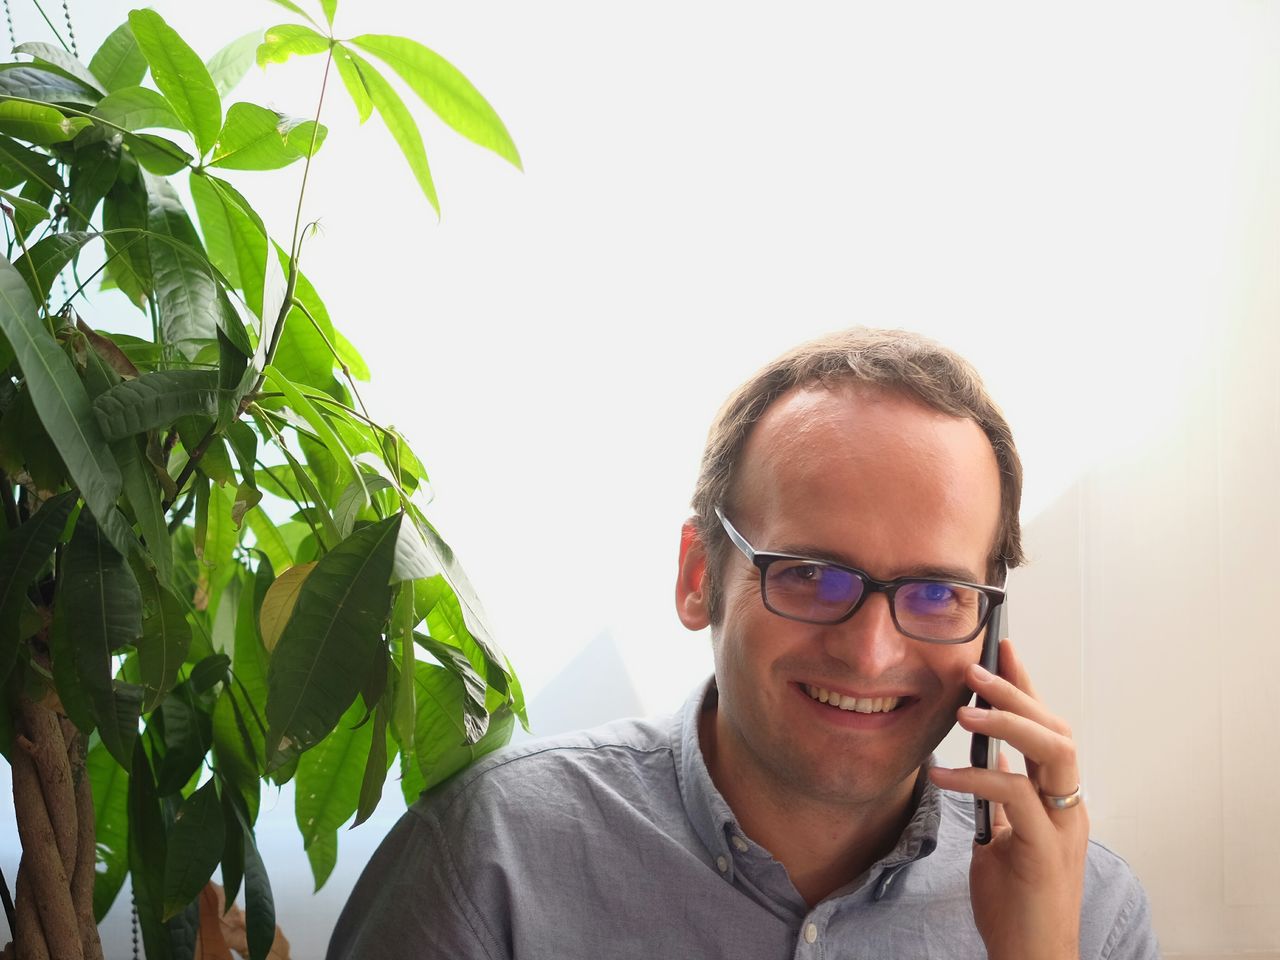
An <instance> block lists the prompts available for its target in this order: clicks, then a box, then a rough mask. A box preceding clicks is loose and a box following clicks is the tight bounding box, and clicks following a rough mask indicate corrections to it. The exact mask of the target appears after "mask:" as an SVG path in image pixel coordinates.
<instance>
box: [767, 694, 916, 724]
mask: <svg viewBox="0 0 1280 960" xmlns="http://www.w3.org/2000/svg"><path fill="white" fill-rule="evenodd" d="M792 687H793V688H794V689H795V690H796V691H797V692H798V693H799V694H800V695H802V696H803V697H804V698H805V700H806V701H808V703H809V704H810V706H811V707H812V708H813V709H814V710H815V711H816V712H819V715H820V716H821V717H822V719H824V720H826V721H827V722H830V723H835V724H838V725H839V726H841V727H846V728H853V729H859V730H865V729H880V728H882V727H887V726H891V725H894V724H896V723H897V722H898V721H899V720H901V719H902V718H903V717H904V716H905V715H907V714H909V713H911V712H913V711H912V710H911V708H912V707H914V706H915V705H916V704H917V703H919V702H920V701H919V698H918V697H912V696H896V695H882V696H865V697H862V696H857V695H854V694H842V693H840V692H838V691H835V690H831V689H829V688H827V687H820V686H817V685H815V684H808V683H795V684H792Z"/></svg>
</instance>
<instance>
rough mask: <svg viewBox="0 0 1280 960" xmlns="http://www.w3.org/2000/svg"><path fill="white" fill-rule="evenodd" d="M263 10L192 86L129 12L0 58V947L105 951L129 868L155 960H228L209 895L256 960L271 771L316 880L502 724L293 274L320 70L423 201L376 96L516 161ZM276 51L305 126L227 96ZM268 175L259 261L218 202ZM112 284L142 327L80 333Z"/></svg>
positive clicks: (423, 65)
mask: <svg viewBox="0 0 1280 960" xmlns="http://www.w3.org/2000/svg"><path fill="white" fill-rule="evenodd" d="M276 2H277V3H279V4H280V5H281V6H283V7H286V8H287V9H288V10H289V11H290V13H291V14H292V16H293V19H292V20H291V22H288V23H282V24H279V25H277V26H273V27H271V28H270V29H267V30H266V31H263V32H261V33H258V34H254V35H250V36H249V37H246V38H242V39H241V40H239V41H236V42H235V43H232V44H230V45H229V46H228V47H227V48H225V49H224V50H222V51H221V52H219V53H217V54H215V55H214V56H213V57H212V58H211V59H209V60H208V61H207V62H206V61H204V60H203V59H202V58H201V57H200V56H199V55H197V54H196V53H195V52H194V51H193V50H192V48H191V47H190V46H189V45H188V44H187V43H186V42H185V41H184V40H183V39H182V38H181V37H180V36H179V35H178V34H177V33H176V32H175V31H174V30H173V29H172V28H171V27H170V26H169V25H168V24H166V23H165V21H164V20H163V18H162V17H161V16H160V15H159V14H157V13H156V12H154V11H151V10H133V11H132V12H130V13H129V14H128V18H127V20H126V21H125V22H124V23H122V24H121V25H120V27H119V28H118V29H116V30H115V31H114V32H113V33H112V34H111V35H110V36H109V37H107V39H106V40H105V41H104V42H103V43H102V45H101V46H100V47H99V48H98V50H97V51H96V52H95V53H94V54H93V56H92V57H91V58H89V59H88V61H87V62H82V61H81V60H80V59H78V58H77V57H76V56H75V55H74V50H70V49H64V47H62V46H58V45H56V44H52V43H40V42H37V43H25V44H22V45H20V46H19V47H18V48H17V49H16V51H15V53H16V54H18V59H19V60H20V62H13V63H5V64H0V202H3V205H4V227H5V230H6V233H5V239H6V243H7V250H6V251H5V256H4V257H0V334H2V336H0V367H2V368H3V369H4V371H5V376H4V377H3V378H0V501H2V504H0V506H2V509H3V524H2V527H3V529H2V531H0V680H2V681H3V683H2V684H0V695H2V696H3V703H2V704H0V749H2V750H3V752H4V754H5V755H6V757H7V758H8V759H9V761H10V764H11V767H12V775H13V785H14V810H15V815H16V818H17V827H18V833H19V837H20V840H21V844H22V865H21V867H20V869H19V872H18V875H17V878H16V890H15V891H14V894H15V895H14V896H13V897H12V898H10V896H9V888H8V885H7V884H3V885H0V895H3V900H4V905H5V908H6V910H7V911H8V914H9V920H10V925H11V929H15V930H16V946H17V953H18V955H19V956H30V957H54V958H58V960H67V958H84V960H89V958H98V957H101V955H102V951H101V945H100V943H99V940H98V934H97V928H96V923H97V922H98V921H99V920H100V919H101V918H102V916H103V915H104V914H105V912H106V910H107V909H108V907H109V906H110V905H111V903H112V901H113V900H114V899H115V897H116V895H117V893H118V892H119V890H120V888H121V885H122V883H123V881H124V879H125V876H126V875H129V876H130V877H131V880H132V887H133V895H134V900H135V906H136V910H137V916H138V920H139V924H140V926H141V931H142V936H143V940H144V944H145V948H146V954H147V956H148V957H149V958H151V960H162V958H168V957H173V958H178V957H190V956H192V955H193V952H194V950H195V945H196V942H197V939H202V938H203V949H204V951H205V953H204V955H205V956H210V955H218V953H219V952H221V953H222V954H224V955H225V950H226V948H225V945H218V941H217V938H218V928H219V924H218V912H219V906H218V904H217V898H216V897H215V896H214V895H213V894H212V892H211V890H212V888H210V887H209V883H210V880H211V878H212V877H213V876H214V874H215V871H217V870H219V869H220V870H221V874H220V876H221V880H222V883H223V885H224V886H225V893H226V898H225V902H226V903H227V904H228V905H229V904H231V903H232V902H233V901H234V900H235V898H236V897H237V895H238V894H239V892H240V891H243V893H244V897H245V903H246V908H245V913H246V922H247V947H248V952H249V954H250V956H252V957H253V958H255V960H258V958H262V957H265V956H266V955H267V953H268V952H269V950H270V948H271V945H272V942H273V939H274V937H275V934H276V924H275V919H274V908H273V906H272V897H271V889H270V883H269V879H268V876H267V872H266V869H265V866H264V864H263V863H262V860H261V857H260V856H259V854H258V850H257V846H256V844H255V840H254V822H255V818H256V816H257V810H258V804H259V792H260V786H261V783H262V782H263V780H264V779H266V780H269V781H271V782H274V783H277V784H280V783H284V782H286V781H288V780H290V779H294V780H296V783H297V791H296V796H297V805H298V821H299V826H300V830H301V832H302V837H303V842H304V845H305V847H306V850H307V855H308V857H309V859H310V861H311V865H312V868H313V871H314V873H315V876H316V880H317V883H318V884H320V883H323V882H324V880H325V878H327V876H328V875H329V872H330V871H331V870H332V868H333V865H334V862H335V859H336V854H337V834H336V831H337V828H338V827H339V826H340V825H341V824H343V823H344V822H345V821H346V820H348V819H349V818H350V817H351V816H352V814H354V815H355V819H356V822H360V821H361V820H363V819H364V818H366V817H367V816H368V815H369V814H370V813H371V812H372V810H373V809H374V807H375V806H376V804H377V803H378V800H379V797H380V796H381V793H382V789H383V785H384V782H385V778H386V776H387V772H388V769H389V768H390V766H391V764H392V763H393V761H394V760H395V759H396V757H397V756H398V757H399V760H400V770H401V775H402V777H403V787H404V793H405V795H406V797H409V798H412V797H413V796H416V794H417V793H418V792H419V791H420V790H421V789H423V788H425V787H426V786H429V785H431V784H433V783H435V782H438V781H440V780H441V779H443V778H445V777H447V776H449V775H451V774H452V773H454V772H456V771H457V770H458V769H460V768H461V767H462V766H463V765H465V764H466V763H468V762H469V761H470V760H472V759H474V758H475V757H477V756H479V755H482V754H484V753H485V752H488V751H489V750H492V749H494V748H495V747H497V746H499V745H501V744H502V743H505V742H506V741H507V739H508V738H509V737H510V734H511V731H512V728H513V725H514V722H515V720H516V719H520V720H521V721H523V720H524V702H523V696H522V694H521V691H520V686H519V682H518V680H517V678H516V676H515V674H514V672H513V671H512V669H511V666H510V664H509V663H508V661H507V659H506V657H505V656H504V655H503V654H502V652H501V651H500V650H499V648H498V647H497V645H496V644H495V643H494V641H493V638H492V636H491V635H490V632H489V630H488V628H487V627H486V625H485V620H484V615H483V613H482V611H481V607H480V604H479V602H478V600H477V598H476V596H475V593H474V591H473V590H472V588H471V586H470V585H469V583H468V582H467V578H466V576H465V574H464V573H463V571H462V569H461V567H460V566H459V565H458V563H457V561H456V560H455V558H454V556H453V554H452V552H451V550H450V549H449V547H448V546H447V545H446V543H445V542H444V541H443V540H442V539H441V537H440V536H439V534H438V533H437V531H436V530H435V529H434V528H433V527H432V525H431V523H430V522H429V521H428V519H427V518H426V516H425V515H424V513H423V509H422V500H421V494H422V491H423V489H424V484H425V481H426V473H425V471H424V469H423V467H422V464H421V462H420V461H419V459H418V458H417V457H416V456H415V455H414V453H413V451H412V450H411V449H410V447H409V445H408V444H407V443H406V442H405V440H404V438H403V437H402V436H400V435H399V433H397V432H396V431H395V430H394V429H391V428H388V427H384V426H381V425H380V424H379V423H378V422H377V420H376V419H375V418H374V417H372V416H371V415H370V413H369V411H367V410H366V409H365V408H364V404H363V403H362V402H361V400H360V397H359V393H358V389H357V381H358V380H360V379H367V378H368V376H369V374H368V371H367V369H366V368H365V366H364V363H363V361H362V360H361V358H360V356H359V354H358V352H357V351H356V350H355V348H354V347H353V346H352V345H351V344H350V343H349V342H348V341H347V340H346V339H345V338H344V337H343V336H342V334H341V333H340V332H339V331H338V329H337V327H336V325H335V324H334V322H333V320H332V318H331V317H330V316H329V314H328V311H327V310H326V309H325V305H324V302H323V300H322V299H321V296H320V293H319V291H318V285H317V284H313V282H312V280H311V278H308V277H307V275H306V274H305V273H304V272H303V271H302V269H301V252H302V248H303V245H304V236H305V232H306V231H305V225H304V224H303V222H302V210H303V200H304V195H305V189H306V179H307V172H308V171H309V170H310V167H311V164H312V163H313V162H314V160H315V157H316V154H317V151H318V150H320V148H321V146H322V145H323V144H324V141H325V136H326V132H327V131H326V128H325V127H324V125H323V124H322V117H323V110H324V108H325V106H326V100H327V99H328V98H329V97H330V96H331V95H332V93H333V90H334V87H335V86H337V84H334V83H333V82H332V81H333V80H334V79H335V76H336V79H338V80H339V81H340V86H341V87H342V88H343V89H344V90H345V91H346V94H347V95H348V96H349V98H350V100H351V102H352V103H353V104H354V106H355V109H356V110H357V111H358V113H359V116H360V119H361V120H362V121H363V120H365V119H367V118H369V117H370V116H371V115H372V114H374V113H377V114H378V115H379V117H380V118H381V119H382V121H383V122H384V123H385V125H386V127H387V128H388V130H389V131H390V132H391V134H392V136H393V137H394V139H395V141H396V142H397V144H398V145H399V147H400V149H401V151H402V152H403V154H404V157H405V159H406V160H407V161H408V163H409V166H410V168H411V169H412V171H413V173H414V176H415V178H416V179H417V182H418V184H419V185H420V186H421V188H422V191H423V193H424V194H425V196H426V199H427V201H429V202H430V203H431V204H432V206H435V207H437V210H438V204H437V198H436V192H435V187H434V185H433V182H432V179H431V174H430V170H429V167H428V165H427V158H426V153H425V151H424V149H423V145H422V138H421V136H420V134H419V133H418V129H417V126H416V124H415V121H414V117H413V114H412V113H411V112H410V110H409V108H408V106H407V105H406V103H405V100H404V99H403V98H402V96H401V95H400V93H399V92H397V88H396V85H395V84H394V83H393V82H391V79H390V78H391V77H398V80H399V81H400V82H401V83H402V84H403V85H404V86H405V87H407V88H408V89H409V90H410V91H411V92H412V93H413V94H415V95H416V96H417V97H419V98H421V100H422V101H424V102H425V103H426V104H427V105H428V106H429V107H431V109H432V110H433V111H434V112H435V113H436V114H437V115H438V116H439V117H440V118H441V119H442V120H444V121H445V122H446V123H447V124H448V125H449V126H451V127H453V128H454V129H455V130H456V131H458V132H459V133H461V134H462V135H463V136H465V137H468V138H469V139H471V140H473V141H475V142H476V143H478V144H480V145H482V146H484V147H487V148H489V149H491V150H493V151H495V152H497V153H498V154H499V155H501V156H503V157H505V158H506V159H508V160H509V161H511V162H512V163H513V164H515V165H516V166H519V164H520V160H519V155H518V153H517V152H516V148H515V146H514V144H513V143H512V141H511V138H510V136H509V135H508V134H507V131H506V129H505V127H504V126H503V124H502V121H501V120H500V119H499V118H498V116H497V114H496V113H495V112H494V111H493V109H492V108H491V107H490V106H489V104H488V103H487V102H486V101H485V100H484V98H483V97H482V96H481V95H480V94H479V93H478V92H477V91H476V89H475V88H474V87H473V86H472V85H471V84H470V83H469V82H468V81H467V80H466V78H465V77H463V76H462V74H461V73H459V72H458V71H457V70H456V69H454V68H453V67H452V66H451V65H450V64H449V63H448V62H447V61H445V60H444V59H443V58H441V57H440V56H439V55H437V54H436V53H434V52H433V51H431V50H429V49H428V48H427V47H425V46H423V45H421V44H419V43H417V42H416V41H413V40H410V39H407V38H403V37H397V36H387V35H378V34H362V35H359V36H354V37H352V38H350V39H338V38H337V37H336V35H335V34H334V32H333V19H334V13H335V7H336V5H337V4H336V0H320V2H319V4H318V7H319V9H318V11H316V16H315V17H313V16H311V15H310V14H309V13H308V12H306V11H305V10H303V9H302V8H301V7H299V6H297V5H295V4H294V3H292V2H290V0H276ZM294 56H313V57H322V58H324V60H325V81H324V83H323V84H322V88H321V91H320V94H319V96H318V98H317V99H318V102H317V104H316V107H315V112H314V114H313V115H312V116H311V117H310V118H308V119H296V118H291V117H286V116H282V115H280V114H278V113H276V112H275V111H273V110H270V109H267V108H266V107H263V106H260V105H257V104H254V103H249V102H243V101H238V100H236V99H235V97H234V94H233V90H234V88H235V86H236V84H237V83H238V81H239V80H240V79H241V78H242V77H243V76H244V74H245V73H246V72H247V70H248V69H249V68H250V67H251V66H252V65H253V63H254V62H255V61H256V62H257V64H259V65H260V66H267V65H270V64H277V63H283V62H284V61H286V60H288V59H289V58H291V57H294ZM156 131H162V132H156ZM276 170H280V171H286V172H285V173H277V174H274V175H275V176H277V177H289V183H290V184H291V185H293V186H296V189H297V192H298V213H297V215H296V217H295V219H294V222H293V223H292V225H291V228H290V229H289V230H288V231H287V236H286V235H285V234H280V235H279V236H281V237H284V238H285V239H286V240H287V242H286V243H283V244H282V243H279V242H277V239H276V235H274V234H273V233H272V231H271V230H270V229H268V226H267V224H265V223H264V222H263V219H262V217H261V216H260V215H259V214H258V213H257V211H255V210H254V208H253V207H252V205H251V204H250V203H249V202H248V201H247V200H246V199H245V197H244V195H243V194H242V193H241V192H240V191H239V190H238V189H237V188H236V187H235V185H234V184H233V182H232V179H231V177H234V176H239V175H254V174H248V173H246V174H240V173H238V172H239V171H276ZM227 171H236V172H237V173H233V174H231V177H229V176H228V175H227ZM299 174H300V175H299ZM183 185H185V187H186V190H185V191H181V190H179V189H178V187H179V186H183ZM184 195H189V196H190V197H191V202H190V204H188V203H187V202H185V201H184V199H183V197H184ZM192 208H194V209H192ZM104 287H114V288H116V289H118V290H119V291H120V292H121V293H123V294H124V295H125V296H126V297H128V298H129V300H130V301H132V303H133V304H134V305H136V307H137V308H138V310H139V311H141V315H142V316H143V317H144V318H145V323H146V325H147V326H148V327H149V330H150V334H149V335H147V336H136V335H128V334H125V333H121V332H118V331H117V332H110V331H106V330H102V329H98V328H97V325H96V324H95V322H94V305H93V302H92V301H93V295H94V293H95V292H96V291H97V290H99V289H101V288H104ZM210 951H212V953H211V952H210Z"/></svg>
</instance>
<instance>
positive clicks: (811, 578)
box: [764, 560, 987, 641]
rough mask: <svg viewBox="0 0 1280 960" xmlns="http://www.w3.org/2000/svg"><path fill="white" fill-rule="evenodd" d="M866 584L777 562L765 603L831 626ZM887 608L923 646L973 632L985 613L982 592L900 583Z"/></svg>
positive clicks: (839, 573)
mask: <svg viewBox="0 0 1280 960" xmlns="http://www.w3.org/2000/svg"><path fill="white" fill-rule="evenodd" d="M865 589H866V584H865V583H864V581H863V580H862V578H861V577H859V576H857V575H856V574H854V573H852V572H851V571H849V570H844V569H842V568H840V567H833V566H828V565H826V564H821V563H814V562H812V561H804V560H776V561H774V562H773V563H771V564H769V567H768V571H767V573H766V574H765V579H764V599H765V603H766V605H767V606H769V607H771V608H772V609H773V610H775V611H776V612H777V613H780V614H782V615H783V616H787V617H795V618H797V619H799V620H808V621H811V622H816V623H835V622H837V621H839V620H841V619H843V618H844V616H845V614H847V613H848V612H849V611H850V610H851V609H853V607H854V606H855V605H856V604H857V603H858V601H859V600H861V599H862V594H863V592H864V590H865ZM891 602H892V603H893V610H894V615H895V617H896V619H897V622H898V626H899V627H900V628H901V629H902V630H903V631H904V632H906V633H909V634H911V635H913V636H916V637H920V638H921V639H927V640H944V641H945V640H958V639H960V638H963V637H968V636H969V635H970V634H973V633H975V632H976V631H977V629H978V624H979V623H981V622H982V617H983V615H984V614H985V613H986V608H987V597H986V594H984V593H983V592H982V591H981V590H975V589H973V588H972V587H965V586H962V585H960V584H955V583H943V582H935V581H930V582H925V583H904V584H901V585H900V586H899V587H898V588H897V590H896V591H895V593H894V595H893V597H892V599H891Z"/></svg>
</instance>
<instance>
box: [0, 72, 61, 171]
mask: <svg viewBox="0 0 1280 960" xmlns="http://www.w3.org/2000/svg"><path fill="white" fill-rule="evenodd" d="M3 76H4V73H3V72H2V71H0V77H3ZM0 165H3V166H5V167H7V168H9V169H12V170H16V171H18V175H19V177H20V178H21V179H22V180H31V181H36V182H39V183H43V184H44V185H45V186H46V187H48V188H49V189H51V190H53V191H55V192H58V193H61V192H62V191H63V190H65V189H66V186H65V185H64V184H63V182H62V178H61V177H59V176H58V171H57V169H56V168H55V167H54V166H53V165H52V161H51V160H50V158H49V157H46V156H45V155H43V154H40V153H37V152H36V151H34V150H32V149H31V148H30V147H24V146H23V145H22V144H20V143H17V142H16V141H14V140H13V139H11V138H9V137H5V136H0Z"/></svg>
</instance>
